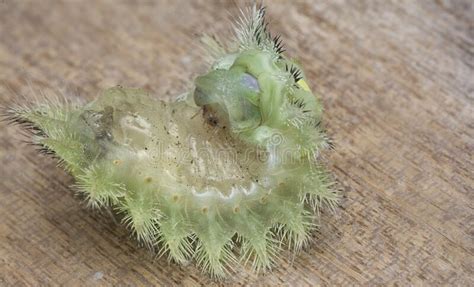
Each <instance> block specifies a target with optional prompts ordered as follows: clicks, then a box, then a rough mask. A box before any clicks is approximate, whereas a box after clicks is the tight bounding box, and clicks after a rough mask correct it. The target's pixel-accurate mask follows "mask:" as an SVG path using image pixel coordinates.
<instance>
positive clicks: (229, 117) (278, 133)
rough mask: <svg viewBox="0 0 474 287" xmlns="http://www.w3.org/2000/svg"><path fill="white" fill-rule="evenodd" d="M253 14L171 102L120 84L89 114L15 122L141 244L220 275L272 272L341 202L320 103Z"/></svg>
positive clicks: (39, 108)
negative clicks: (329, 165) (322, 211)
mask: <svg viewBox="0 0 474 287" xmlns="http://www.w3.org/2000/svg"><path fill="white" fill-rule="evenodd" d="M264 18H265V9H264V8H261V7H256V6H252V7H250V8H249V9H248V10H246V11H243V12H242V15H241V17H240V19H239V21H238V22H237V23H236V24H235V31H236V39H235V40H233V41H230V42H229V43H228V45H227V46H230V47H231V48H224V47H223V46H222V45H221V44H219V41H217V40H215V39H214V38H211V37H205V38H204V42H206V43H207V45H208V46H209V48H210V50H211V51H212V52H213V56H214V63H213V65H212V67H211V68H210V70H209V72H208V73H207V74H205V75H202V76H199V77H198V78H197V79H196V80H195V89H194V90H193V91H191V92H189V93H187V94H186V95H185V96H182V97H179V98H177V99H176V100H175V101H172V102H164V101H160V100H156V99H154V98H153V97H151V96H149V95H148V94H147V93H146V92H145V91H142V90H139V89H128V88H122V87H115V88H111V89H108V90H106V91H105V92H104V93H103V94H102V95H101V96H100V97H98V98H97V99H96V100H94V101H92V102H91V103H88V104H86V105H82V106H81V105H77V104H73V103H70V102H64V103H57V102H55V103H53V102H48V101H45V102H42V103H36V104H34V105H18V106H14V107H11V108H9V109H8V110H7V113H6V118H7V119H8V120H10V121H12V122H14V123H18V124H21V125H23V126H24V127H25V128H26V129H28V130H29V131H31V133H32V137H31V138H32V141H33V143H34V144H36V145H38V146H40V148H41V150H42V151H43V152H46V153H49V154H53V155H54V156H56V157H57V158H58V159H59V161H60V163H61V164H62V166H64V168H65V169H66V170H67V171H68V172H70V173H71V174H72V175H73V176H74V178H75V179H76V182H77V183H76V185H75V188H76V189H77V191H78V192H79V193H81V194H82V195H83V196H84V199H85V200H86V201H87V203H88V205H90V206H91V207H93V208H112V209H113V210H114V211H116V212H117V213H118V214H120V215H121V218H122V219H121V220H122V223H123V224H124V225H125V226H126V227H128V228H129V229H130V230H131V232H132V233H133V235H134V237H136V239H138V241H139V242H141V243H143V244H145V245H146V246H148V247H150V248H152V249H153V250H155V251H156V252H158V254H163V255H166V256H167V257H168V258H169V259H170V260H173V261H175V262H178V263H181V264H184V263H186V262H188V261H189V260H194V261H195V262H196V264H197V265H198V266H199V267H201V268H202V269H203V270H204V271H206V272H208V273H209V274H210V275H211V276H213V277H218V278H221V277H224V276H226V275H227V274H229V272H232V270H233V269H234V267H235V266H236V264H239V262H241V263H242V264H248V265H250V266H251V267H253V268H254V269H255V270H256V271H261V270H267V269H269V268H270V267H271V266H272V265H273V263H274V259H275V258H276V257H277V256H278V253H279V251H280V249H281V248H282V246H287V247H288V248H290V249H291V250H294V251H298V250H299V249H301V248H302V247H303V246H304V245H305V244H306V243H307V242H308V240H309V238H310V233H311V231H312V230H313V228H314V227H315V220H316V219H317V216H318V210H319V208H320V207H322V206H323V205H326V206H328V207H329V208H334V207H335V205H336V203H337V200H338V193H337V192H336V191H335V190H334V188H333V187H332V182H331V180H330V177H329V175H328V174H327V172H326V171H325V169H324V167H323V166H322V164H321V163H320V162H319V160H318V154H319V152H320V151H321V150H323V149H326V148H328V147H330V143H329V141H328V139H327V137H326V135H325V133H324V130H323V127H322V125H321V116H322V106H321V103H320V102H319V100H318V99H317V98H316V97H315V96H314V95H313V93H312V92H311V91H310V88H309V87H308V85H307V84H306V77H305V75H304V74H303V72H302V71H301V69H300V67H299V65H298V64H296V62H295V61H293V60H290V59H288V58H286V57H285V56H284V55H283V46H282V43H281V40H280V38H279V37H272V36H271V34H270V32H269V31H268V30H267V25H266V22H265V19H264Z"/></svg>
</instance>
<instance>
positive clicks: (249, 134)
mask: <svg viewBox="0 0 474 287" xmlns="http://www.w3.org/2000/svg"><path fill="white" fill-rule="evenodd" d="M250 10H251V11H248V12H243V13H242V15H241V17H240V21H239V22H238V23H237V24H236V25H235V31H236V36H237V37H236V38H237V39H236V41H235V43H234V44H235V45H234V46H235V47H236V48H235V49H234V50H233V51H231V52H228V51H226V50H225V49H224V48H223V47H222V46H221V45H220V44H219V43H218V41H217V40H215V39H211V38H207V42H208V44H210V46H211V47H212V48H213V49H214V50H215V51H216V50H217V51H218V53H216V54H217V55H216V57H215V61H214V63H213V65H212V67H211V70H210V71H209V72H208V73H207V74H205V75H201V76H199V77H198V78H197V79H196V81H195V85H196V88H195V90H194V101H195V103H196V104H197V105H198V106H201V107H203V109H204V113H205V114H206V115H207V117H208V119H209V122H210V123H211V124H213V125H217V124H222V125H223V126H230V128H231V130H232V131H233V132H235V133H237V134H239V135H241V136H243V137H244V138H246V139H247V140H250V141H254V142H255V143H257V144H265V142H266V141H267V140H268V139H269V138H270V137H271V136H272V135H274V133H275V132H277V131H280V130H281V129H287V128H288V127H290V126H293V128H295V129H301V128H303V127H305V126H314V125H316V124H318V123H319V119H320V116H321V105H320V104H319V103H318V101H317V99H316V97H315V96H314V95H313V94H312V92H311V90H310V89H309V87H308V85H307V83H306V78H305V76H304V74H303V72H302V70H301V68H300V67H299V65H298V64H296V63H295V61H293V60H290V59H288V58H286V57H285V56H284V55H283V54H282V53H283V51H284V50H283V46H282V41H281V39H280V37H279V36H276V37H272V35H271V33H270V32H269V31H268V30H267V23H266V22H265V19H264V18H265V8H256V6H253V7H252V8H250Z"/></svg>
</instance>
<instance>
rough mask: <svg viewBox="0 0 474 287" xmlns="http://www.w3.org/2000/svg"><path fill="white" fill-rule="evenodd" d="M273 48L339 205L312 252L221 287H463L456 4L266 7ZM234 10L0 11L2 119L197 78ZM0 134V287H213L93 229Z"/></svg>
mask: <svg viewBox="0 0 474 287" xmlns="http://www.w3.org/2000/svg"><path fill="white" fill-rule="evenodd" d="M267 2H268V3H267V5H268V14H269V15H268V16H269V19H270V20H271V28H272V30H273V31H274V32H277V33H281V34H282V36H283V39H284V40H285V45H286V49H287V50H288V53H289V54H290V55H293V56H297V57H299V58H300V59H301V60H302V63H303V66H304V67H305V70H306V72H307V75H308V77H309V84H310V86H311V87H312V89H313V91H315V92H317V93H319V94H320V95H322V97H323V102H324V105H325V108H326V120H327V123H328V127H329V133H330V135H331V136H332V137H333V138H334V140H335V143H336V150H335V151H334V152H332V153H331V154H330V155H329V161H330V169H331V170H332V172H333V174H334V175H335V177H336V179H337V181H338V182H339V184H340V186H341V187H342V188H343V190H344V200H343V201H342V203H341V206H340V208H339V209H338V210H337V213H336V214H335V215H330V214H325V215H324V216H323V219H322V222H321V224H322V226H321V228H320V231H319V232H318V234H316V235H315V242H314V243H313V244H312V245H311V246H310V248H308V249H307V250H305V251H304V252H302V253H301V254H299V255H297V256H294V257H291V256H285V257H287V259H285V260H283V261H282V262H280V265H279V267H277V268H275V270H274V272H272V273H268V274H264V275H261V276H255V275H253V274H248V273H246V272H245V271H244V270H240V271H239V272H238V273H237V274H236V275H235V276H234V278H231V279H229V281H227V282H226V284H228V285H234V284H235V285H239V284H242V285H267V286H277V285H291V286H304V285H364V286H370V285H392V284H393V285H395V284H396V285H400V286H408V285H425V286H436V285H454V286H468V285H470V286H474V275H473V273H474V256H473V253H474V239H473V237H474V212H473V206H474V200H473V199H474V192H473V187H474V179H473V170H474V158H473V153H474V116H473V114H474V108H473V106H474V104H473V101H474V98H473V94H474V80H473V78H474V56H473V55H474V32H473V29H474V24H473V23H474V8H473V2H472V1H470V0H465V1H441V0H440V1H408V0H407V1H392V2H388V1H382V0H381V1H297V2H296V3H294V2H293V1H291V2H290V1H288V2H285V1H275V2H273V1H272V2H271V3H270V1H267ZM236 13H237V7H236V4H235V3H234V2H230V1H229V2H226V1H221V2H209V1H184V0H182V1H167V2H163V1H157V2H154V1H145V2H143V3H134V2H132V1H125V0H122V1H98V2H96V1H92V0H91V1H73V0H70V1H64V2H60V1H43V0H42V1H39V0H38V1H33V0H32V1H23V0H0V105H8V104H9V103H11V102H12V101H13V100H14V98H16V97H18V96H19V95H26V97H28V98H30V97H32V92H31V90H30V86H31V87H32V90H33V91H35V92H38V91H39V90H42V91H45V92H52V91H53V92H54V91H58V90H60V91H63V92H64V91H65V92H67V93H68V94H69V95H70V97H73V98H83V99H86V100H90V99H92V98H94V97H95V96H96V95H97V94H98V93H99V92H100V91H101V90H103V89H105V88H107V87H110V86H113V85H116V84H121V85H124V86H130V87H144V88H145V89H147V90H149V91H151V92H152V93H154V94H156V95H157V97H170V96H172V95H177V94H179V93H181V92H184V91H186V89H187V88H189V87H190V86H191V80H192V79H193V77H195V76H196V75H197V74H198V73H199V72H202V71H204V69H205V68H206V66H205V65H203V64H202V60H203V57H202V55H203V54H202V52H201V50H199V48H198V47H199V44H198V36H197V35H198V34H199V33H200V32H202V31H209V29H211V31H215V32H217V33H226V32H228V31H229V27H228V23H229V21H228V19H229V15H236ZM18 132H19V130H18V129H17V128H14V127H6V126H5V124H4V123H2V124H1V132H0V160H1V163H0V286H21V285H28V286H38V285H43V286H45V285H66V286H79V285H82V286H83V285H103V286H107V285H130V286H142V285H186V286H195V285H213V284H216V283H213V282H212V281H210V280H209V279H208V278H207V277H206V276H203V275H201V274H200V272H199V271H198V270H197V269H196V268H195V267H194V265H192V264H191V265H189V266H187V267H179V266H177V265H174V264H169V263H167V262H166V260H165V259H156V260H154V259H153V257H152V256H150V255H149V254H148V253H147V251H146V250H144V249H143V248H139V247H137V246H136V244H135V243H134V242H133V241H130V240H129V237H128V235H127V232H126V231H125V230H124V229H123V228H121V227H119V226H117V225H115V224H114V222H113V220H112V219H111V218H110V217H109V216H108V215H107V214H99V213H91V212H90V211H89V210H87V209H86V208H85V207H84V206H83V205H80V204H79V201H78V199H77V198H75V196H74V195H73V193H72V192H71V191H70V189H69V188H68V186H69V185H71V184H72V183H73V182H72V179H71V177H70V176H68V175H67V174H66V173H65V172H63V171H62V170H60V169H59V168H57V167H56V166H55V162H54V161H53V160H50V159H47V158H44V157H41V156H38V155H37V154H36V153H35V152H34V150H33V148H31V147H29V146H27V145H25V144H22V143H21V142H20V141H21V139H22V137H21V136H19V135H18Z"/></svg>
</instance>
